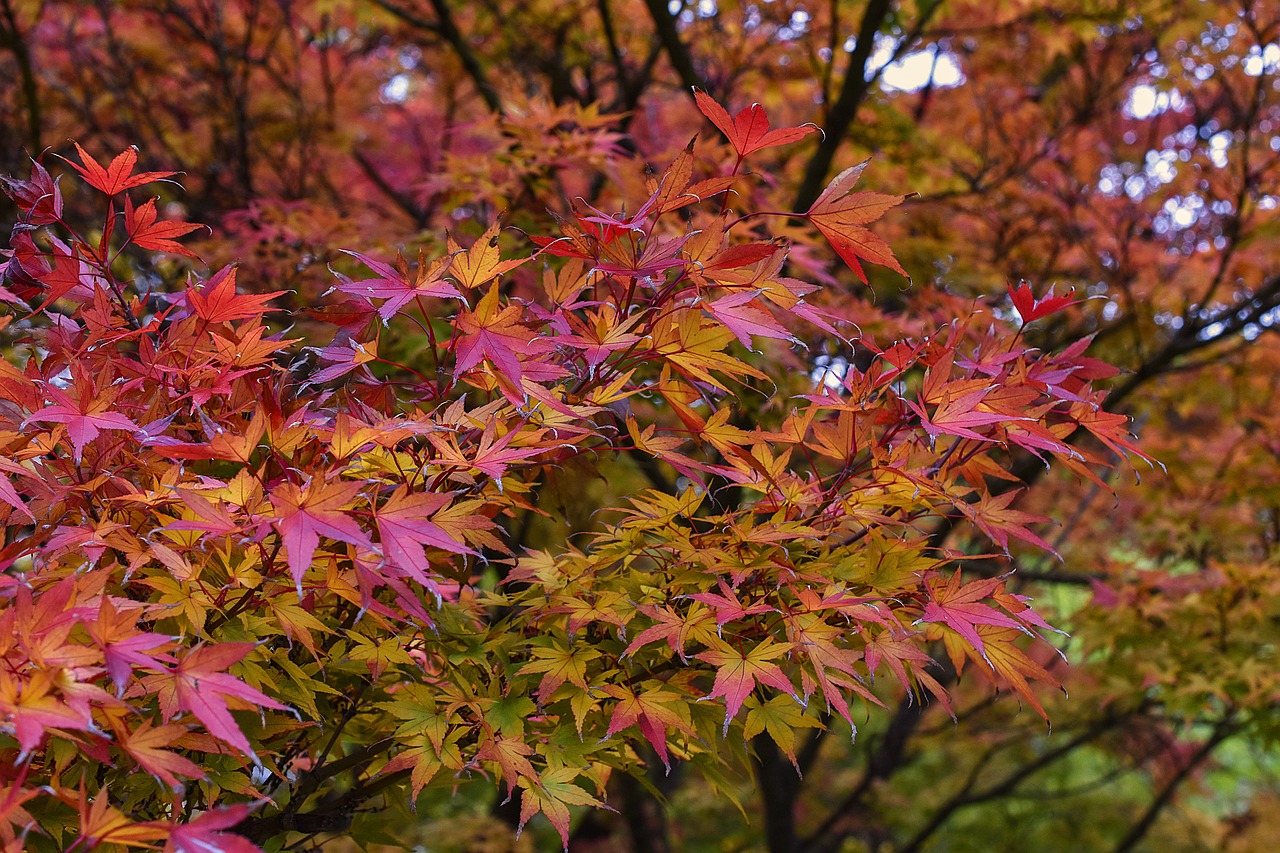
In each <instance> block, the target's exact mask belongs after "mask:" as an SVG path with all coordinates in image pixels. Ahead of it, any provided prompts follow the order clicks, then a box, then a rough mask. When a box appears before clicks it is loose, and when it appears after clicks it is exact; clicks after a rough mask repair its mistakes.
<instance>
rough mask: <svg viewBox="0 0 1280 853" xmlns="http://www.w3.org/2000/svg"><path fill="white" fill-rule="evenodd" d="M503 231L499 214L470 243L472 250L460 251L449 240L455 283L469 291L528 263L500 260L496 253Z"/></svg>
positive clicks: (447, 243) (526, 259) (451, 270)
mask: <svg viewBox="0 0 1280 853" xmlns="http://www.w3.org/2000/svg"><path fill="white" fill-rule="evenodd" d="M501 228H502V216H501V215H499V216H498V217H497V218H495V219H494V221H493V223H492V224H491V225H490V226H489V227H488V228H487V229H485V232H484V233H483V234H481V235H480V237H479V238H478V239H477V240H476V241H475V242H474V243H472V244H471V248H470V249H467V250H466V251H463V249H462V247H461V246H459V245H458V244H457V243H456V242H454V239H453V237H449V238H448V240H447V241H446V246H447V248H448V250H449V256H450V258H452V265H451V266H450V272H452V273H453V274H454V275H455V276H457V277H458V282H459V283H460V284H462V285H463V286H465V287H467V288H469V289H475V288H477V287H479V286H480V285H482V284H484V283H486V282H488V281H490V280H492V279H494V278H497V277H498V276H502V275H506V274H507V273H509V272H510V271H511V270H513V269H515V268H516V267H518V266H520V265H521V264H523V263H525V262H526V261H528V260H529V258H514V259H511V260H506V261H504V260H501V259H500V256H499V254H498V231H499V230H500V229H501Z"/></svg>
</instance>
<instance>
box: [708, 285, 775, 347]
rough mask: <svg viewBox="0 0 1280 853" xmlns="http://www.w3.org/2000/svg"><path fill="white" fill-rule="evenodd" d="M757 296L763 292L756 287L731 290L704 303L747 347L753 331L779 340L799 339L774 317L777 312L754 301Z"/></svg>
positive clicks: (711, 313) (709, 311) (749, 344)
mask: <svg viewBox="0 0 1280 853" xmlns="http://www.w3.org/2000/svg"><path fill="white" fill-rule="evenodd" d="M757 296H759V293H758V292H753V291H743V292H739V293H730V294H729V295H727V296H722V297H720V298H719V299H717V300H716V301H715V302H710V303H707V304H706V305H704V306H703V307H704V308H706V309H707V313H708V314H710V315H711V316H712V317H715V318H716V319H717V320H719V321H720V322H721V323H724V325H725V328H727V329H728V330H729V331H731V332H733V334H734V336H735V337H736V338H737V339H738V340H739V341H740V342H741V343H742V345H743V346H744V347H746V348H747V349H751V336H752V335H759V336H760V337H762V338H776V339H779V340H795V338H793V337H792V335H791V333H790V332H788V331H787V330H786V329H784V328H783V327H782V325H781V324H780V323H778V321H777V320H775V319H773V315H771V314H770V313H769V312H768V311H765V310H764V309H763V308H760V307H759V306H757V305H755V304H753V303H754V302H755V300H756V297H757Z"/></svg>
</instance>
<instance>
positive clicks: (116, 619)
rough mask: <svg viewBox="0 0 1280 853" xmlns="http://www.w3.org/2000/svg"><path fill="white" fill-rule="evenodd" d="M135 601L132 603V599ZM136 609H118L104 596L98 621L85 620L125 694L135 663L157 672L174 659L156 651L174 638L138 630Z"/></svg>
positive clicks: (109, 670) (111, 672) (121, 690)
mask: <svg viewBox="0 0 1280 853" xmlns="http://www.w3.org/2000/svg"><path fill="white" fill-rule="evenodd" d="M130 604H132V602H130ZM137 622H138V620H137V613H136V611H135V612H133V613H132V614H130V612H129V611H128V610H118V609H117V608H116V606H115V603H114V602H113V601H112V599H111V597H110V596H106V595H104V596H103V597H102V603H101V604H100V605H99V607H98V618H97V620H96V621H93V622H88V621H86V622H85V623H84V627H85V631H86V632H87V633H88V634H89V637H90V638H91V639H92V640H93V641H94V642H95V643H97V644H98V646H99V647H100V648H101V649H102V656H103V661H104V662H105V664H106V667H107V674H108V675H109V676H111V680H112V681H114V682H115V683H116V691H117V695H119V696H123V695H124V689H125V688H126V687H128V686H129V681H130V679H131V678H132V676H133V668H134V667H135V666H139V667H143V668H145V669H151V670H156V671H162V670H164V669H165V663H167V662H172V661H173V658H172V657H171V656H170V655H167V654H163V653H156V652H155V651H154V650H155V649H158V648H160V647H161V646H164V645H166V644H168V643H171V642H173V640H174V639H176V638H174V637H170V636H167V635H165V634H152V633H148V632H143V631H139V630H138V628H137Z"/></svg>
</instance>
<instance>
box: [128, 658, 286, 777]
mask: <svg viewBox="0 0 1280 853" xmlns="http://www.w3.org/2000/svg"><path fill="white" fill-rule="evenodd" d="M253 648H254V644H253V643H218V644H217V645H211V646H198V647H196V648H194V649H191V650H190V651H188V652H185V653H181V654H179V657H178V663H177V665H176V666H174V667H173V669H171V670H169V671H167V672H164V673H161V674H159V675H150V676H147V677H146V678H145V679H143V686H144V687H145V689H146V690H147V691H148V692H154V693H155V694H156V698H157V699H159V701H160V715H161V717H162V718H163V719H164V721H165V722H168V721H169V720H171V719H173V718H174V716H176V715H177V714H179V713H182V712H185V713H190V714H194V715H195V717H196V719H197V720H199V721H200V722H201V724H203V725H204V727H205V729H206V730H207V731H208V732H209V734H211V735H213V736H214V737H215V738H217V739H218V740H220V741H222V742H223V743H226V744H227V745H228V746H231V747H234V748H235V749H237V750H239V751H240V752H242V753H244V754H245V755H247V756H249V757H250V758H252V759H253V760H254V762H255V763H257V761H258V756H257V755H256V754H255V753H254V751H253V747H251V746H250V745H249V739H248V738H246V737H245V736H244V732H242V731H241V730H240V727H239V726H238V725H236V721H235V719H234V718H233V717H232V716H231V711H230V709H229V708H228V707H227V700H228V699H231V700H233V701H236V702H237V703H241V704H242V705H243V706H244V707H252V708H273V709H275V710H277V711H288V710H289V708H288V707H287V706H285V705H281V704H280V703H279V702H277V701H276V700H274V699H272V698H271V697H270V696H267V695H266V694H265V693H262V692H261V691H258V690H255V689H254V688H252V687H250V686H249V685H247V684H245V683H244V682H243V681H241V680H240V679H238V678H236V677H235V676H233V675H229V674H227V673H226V672H225V670H226V669H227V667H229V666H231V665H232V664H233V663H235V662H237V661H239V660H240V659H241V658H243V657H244V656H245V655H247V654H249V652H251V651H253Z"/></svg>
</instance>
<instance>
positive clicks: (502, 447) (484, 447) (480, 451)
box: [427, 421, 547, 488]
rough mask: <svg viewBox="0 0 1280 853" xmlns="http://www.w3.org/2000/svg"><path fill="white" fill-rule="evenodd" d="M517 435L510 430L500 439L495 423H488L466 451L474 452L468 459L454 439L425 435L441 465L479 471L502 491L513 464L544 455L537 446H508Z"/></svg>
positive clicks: (544, 450) (540, 447) (542, 450)
mask: <svg viewBox="0 0 1280 853" xmlns="http://www.w3.org/2000/svg"><path fill="white" fill-rule="evenodd" d="M519 434H520V433H519V430H511V431H510V432H508V433H507V434H506V435H503V436H502V437H500V438H499V437H498V435H497V427H496V425H495V423H494V422H493V421H489V422H488V423H487V424H485V427H484V431H483V432H482V433H481V434H480V443H479V444H478V445H476V446H475V447H474V448H468V449H471V450H472V451H473V453H474V455H471V456H468V455H467V453H466V452H465V451H464V450H463V449H462V448H461V447H460V446H459V445H458V439H457V436H454V435H450V436H448V438H447V439H446V438H445V437H443V436H440V435H434V434H433V435H429V436H427V439H428V440H429V441H430V442H431V443H432V444H433V445H435V448H436V450H438V451H439V452H440V461H441V462H442V463H443V464H453V465H457V466H458V467H459V468H462V469H464V470H472V469H474V470H476V471H479V472H480V473H482V474H485V475H487V476H488V477H490V478H492V479H493V480H494V481H495V482H496V483H497V484H498V485H499V488H501V483H502V478H503V476H504V475H505V474H506V473H507V468H509V467H510V466H511V463H512V462H519V461H520V460H522V459H528V458H529V457H531V456H537V455H538V454H540V453H546V452H547V448H546V447H543V446H540V445H538V444H534V445H533V446H531V447H510V446H509V445H510V444H511V442H512V440H513V439H515V438H516V436H517V435H519Z"/></svg>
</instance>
